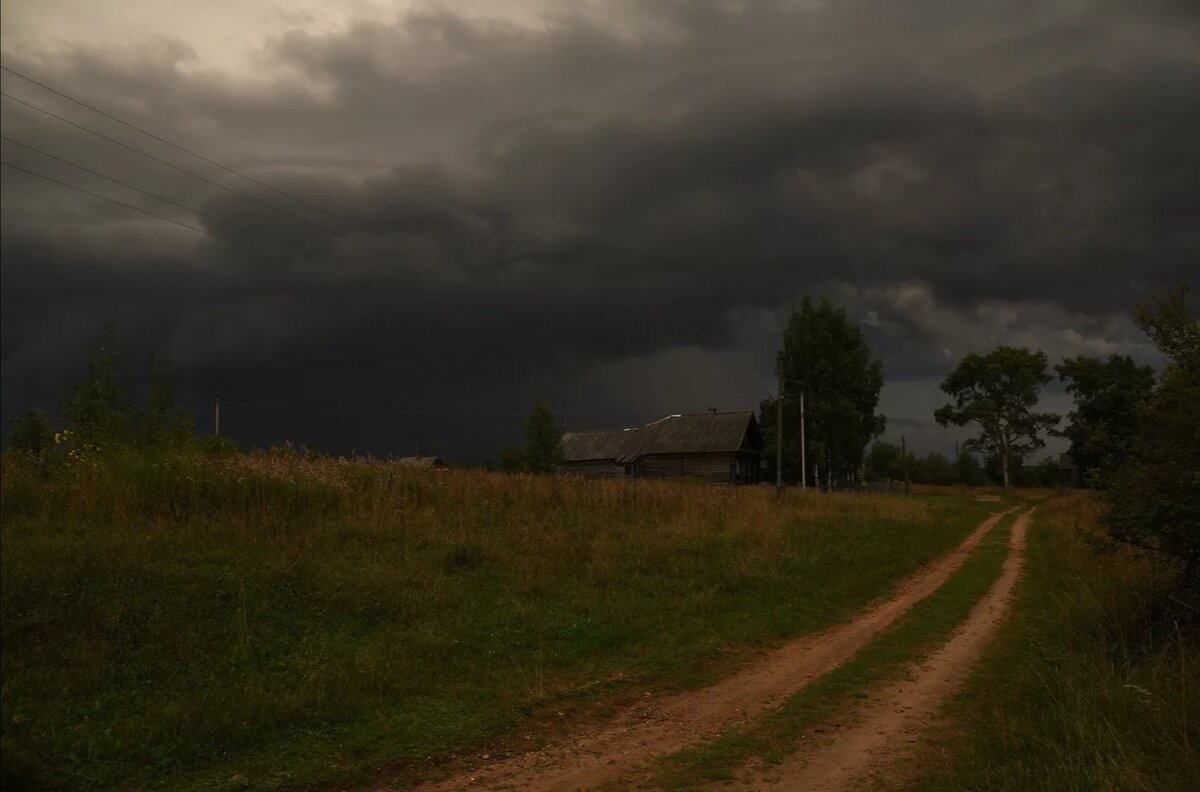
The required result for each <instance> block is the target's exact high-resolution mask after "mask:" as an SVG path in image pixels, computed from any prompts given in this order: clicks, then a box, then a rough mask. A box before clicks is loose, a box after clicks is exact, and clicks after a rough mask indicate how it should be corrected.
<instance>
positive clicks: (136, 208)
mask: <svg viewBox="0 0 1200 792" xmlns="http://www.w3.org/2000/svg"><path fill="white" fill-rule="evenodd" d="M0 165H4V166H6V167H9V168H13V169H14V170H19V171H21V172H22V173H28V174H29V175H30V176H37V177H38V178H39V179H45V180H46V181H48V182H53V183H55V184H58V185H61V186H63V187H66V188H68V189H71V190H75V191H77V192H81V193H83V194H84V195H90V196H92V197H93V198H99V199H100V200H102V201H108V202H109V203H114V204H116V205H117V206H124V207H125V208H126V209H132V210H133V211H135V212H141V213H142V214H144V215H150V216H151V217H156V218H158V219H159V220H165V221H167V222H168V223H171V224H173V225H177V226H179V227H180V228H186V229H188V230H189V231H195V232H196V233H197V234H204V235H205V236H210V237H212V238H213V239H219V240H221V241H222V242H232V240H229V239H226V238H225V237H223V236H219V235H218V234H214V233H212V232H211V231H206V230H204V229H203V228H199V227H197V226H194V225H188V224H187V223H181V222H180V221H178V220H175V219H172V218H170V217H167V216H165V215H160V214H156V213H155V212H151V211H149V210H147V209H143V208H141V207H140V206H134V205H133V204H128V203H125V202H124V201H118V200H117V199H116V198H109V197H108V196H107V195H101V194H100V193H98V192H92V191H91V190H88V189H84V188H83V187H76V186H75V185H74V184H68V183H67V182H65V181H60V180H58V179H56V178H54V177H53V176H47V175H46V174H44V173H38V172H37V171H31V170H29V169H28V168H22V167H21V166H20V165H14V164H13V163H11V162H8V161H7V160H0Z"/></svg>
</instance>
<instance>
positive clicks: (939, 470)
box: [909, 451, 956, 484]
mask: <svg viewBox="0 0 1200 792" xmlns="http://www.w3.org/2000/svg"><path fill="white" fill-rule="evenodd" d="M909 458H910V460H912V461H911V462H910V463H909V464H910V465H912V471H911V475H910V478H911V479H912V481H913V482H914V483H916V484H953V483H954V481H955V478H956V476H955V470H954V464H953V463H952V462H951V461H950V460H949V459H947V458H946V457H944V456H942V455H941V454H939V453H937V452H936V451H930V452H929V453H928V454H926V455H925V456H924V457H922V458H920V459H916V458H913V457H911V456H910V457H909Z"/></svg>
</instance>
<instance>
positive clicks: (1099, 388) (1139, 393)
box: [1054, 355, 1154, 483]
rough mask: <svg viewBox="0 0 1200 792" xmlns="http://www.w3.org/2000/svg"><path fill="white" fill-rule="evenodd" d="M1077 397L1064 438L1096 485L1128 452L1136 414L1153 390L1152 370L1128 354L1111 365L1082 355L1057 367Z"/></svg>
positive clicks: (1082, 472)
mask: <svg viewBox="0 0 1200 792" xmlns="http://www.w3.org/2000/svg"><path fill="white" fill-rule="evenodd" d="M1054 368H1055V370H1056V371H1057V372H1058V376H1059V378H1060V379H1061V380H1062V381H1063V382H1064V383H1066V387H1067V392H1068V393H1070V394H1071V395H1072V396H1074V397H1075V410H1074V411H1073V412H1071V413H1070V415H1068V416H1067V419H1068V420H1069V421H1070V423H1069V424H1068V425H1067V428H1066V429H1065V430H1064V431H1063V433H1062V434H1063V436H1064V437H1066V438H1067V439H1069V440H1070V441H1071V451H1070V454H1071V459H1072V460H1073V461H1074V462H1075V465H1076V466H1077V467H1078V468H1079V472H1080V475H1081V476H1082V477H1083V480H1084V482H1085V483H1097V482H1099V481H1100V479H1101V478H1102V476H1103V475H1104V471H1111V470H1112V469H1114V468H1115V467H1116V466H1117V464H1118V463H1119V462H1120V460H1121V459H1123V458H1124V457H1125V455H1126V454H1128V453H1129V448H1130V447H1131V446H1132V445H1133V442H1134V440H1135V438H1136V437H1137V428H1138V427H1137V416H1138V410H1139V409H1140V408H1141V406H1142V404H1144V403H1145V402H1146V401H1147V400H1148V399H1149V398H1150V395H1151V393H1152V392H1153V390H1154V369H1152V368H1150V367H1149V366H1139V365H1137V364H1136V363H1134V362H1133V358H1131V357H1129V356H1128V355H1124V356H1122V355H1110V356H1109V358H1108V360H1100V359H1099V358H1094V357H1087V356H1085V355H1079V356H1077V357H1073V358H1070V359H1068V360H1064V361H1063V362H1062V363H1059V364H1058V365H1057V366H1055V367H1054Z"/></svg>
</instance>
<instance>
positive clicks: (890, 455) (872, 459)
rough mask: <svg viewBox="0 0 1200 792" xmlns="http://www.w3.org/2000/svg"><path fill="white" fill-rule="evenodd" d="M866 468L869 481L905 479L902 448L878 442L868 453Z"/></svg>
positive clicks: (881, 441) (885, 442)
mask: <svg viewBox="0 0 1200 792" xmlns="http://www.w3.org/2000/svg"><path fill="white" fill-rule="evenodd" d="M865 468H866V475H867V479H868V480H879V479H902V478H904V460H903V459H902V458H901V456H900V446H898V445H896V444H895V443H889V442H887V441H886V440H876V441H875V442H874V443H872V444H871V450H870V451H868V452H867V459H866V465H865Z"/></svg>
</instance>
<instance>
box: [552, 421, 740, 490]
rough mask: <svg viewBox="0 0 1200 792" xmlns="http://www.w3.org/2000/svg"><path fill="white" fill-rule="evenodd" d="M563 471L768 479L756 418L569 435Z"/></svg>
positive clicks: (565, 439)
mask: <svg viewBox="0 0 1200 792" xmlns="http://www.w3.org/2000/svg"><path fill="white" fill-rule="evenodd" d="M562 445H563V461H562V465H561V467H560V470H562V472H564V473H575V474H578V475H581V476H587V477H590V478H601V477H603V478H618V477H637V478H693V479H703V480H706V481H718V482H727V483H735V484H753V483H757V482H759V481H760V480H761V479H762V470H763V468H762V456H763V436H762V431H761V430H760V429H759V427H758V421H757V420H755V418H754V413H752V412H717V411H709V412H704V413H692V414H687V415H668V416H666V417H665V418H660V419H659V420H657V421H654V422H653V423H648V424H646V425H645V426H640V427H635V428H631V429H597V430H589V431H575V432H567V433H566V434H564V435H563V440H562Z"/></svg>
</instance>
